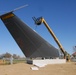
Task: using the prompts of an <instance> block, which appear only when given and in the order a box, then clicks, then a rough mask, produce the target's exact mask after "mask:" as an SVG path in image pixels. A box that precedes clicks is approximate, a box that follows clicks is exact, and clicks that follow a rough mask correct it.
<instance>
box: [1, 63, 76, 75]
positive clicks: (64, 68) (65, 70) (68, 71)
mask: <svg viewBox="0 0 76 75" xmlns="http://www.w3.org/2000/svg"><path fill="white" fill-rule="evenodd" d="M31 66H33V65H29V64H26V63H18V64H13V65H0V75H76V64H75V63H73V62H69V63H66V64H59V65H47V66H45V67H43V68H39V70H37V71H33V70H31V69H30V67H31Z"/></svg>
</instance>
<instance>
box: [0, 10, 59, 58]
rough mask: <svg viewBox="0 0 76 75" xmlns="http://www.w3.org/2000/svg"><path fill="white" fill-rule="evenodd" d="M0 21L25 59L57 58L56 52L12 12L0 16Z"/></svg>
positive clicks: (57, 53)
mask: <svg viewBox="0 0 76 75" xmlns="http://www.w3.org/2000/svg"><path fill="white" fill-rule="evenodd" d="M1 20H2V21H3V23H4V24H5V26H6V28H7V29H8V30H9V32H10V33H11V35H12V37H13V38H14V39H15V41H16V43H17V44H18V45H19V47H20V48H21V50H22V52H23V53H24V54H25V56H26V57H34V58H35V57H59V52H58V50H57V49H56V48H55V47H53V46H52V45H51V44H49V43H48V42H47V41H45V40H44V39H43V38H42V37H41V36H39V35H38V34H37V33H36V32H35V31H34V30H32V29H31V28H30V27H28V26H27V25H26V24H25V23H24V22H22V21H21V20H20V19H19V18H18V17H17V16H16V15H14V14H13V13H12V12H10V13H7V14H5V15H2V16H1Z"/></svg>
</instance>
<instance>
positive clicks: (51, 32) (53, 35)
mask: <svg viewBox="0 0 76 75" xmlns="http://www.w3.org/2000/svg"><path fill="white" fill-rule="evenodd" d="M33 20H34V21H35V24H37V25H40V24H41V23H43V24H44V25H45V26H46V28H47V29H48V31H49V32H50V34H51V35H52V37H53V38H54V40H55V42H56V43H57V45H58V46H59V48H60V50H61V51H62V52H63V54H64V58H66V51H65V50H64V49H63V47H62V45H61V43H60V42H59V40H58V39H57V37H56V36H55V34H54V32H53V31H52V29H51V28H50V27H49V25H48V24H47V22H46V21H45V19H44V18H43V17H40V18H37V19H36V18H35V17H33Z"/></svg>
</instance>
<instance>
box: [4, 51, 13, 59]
mask: <svg viewBox="0 0 76 75" xmlns="http://www.w3.org/2000/svg"><path fill="white" fill-rule="evenodd" d="M11 56H12V55H11V54H10V53H8V52H6V53H5V54H3V57H5V58H10V57H11Z"/></svg>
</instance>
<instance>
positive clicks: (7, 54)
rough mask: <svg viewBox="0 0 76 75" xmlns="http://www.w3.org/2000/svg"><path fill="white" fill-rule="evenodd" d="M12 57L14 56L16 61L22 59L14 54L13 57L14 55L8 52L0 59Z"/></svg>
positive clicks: (0, 56)
mask: <svg viewBox="0 0 76 75" xmlns="http://www.w3.org/2000/svg"><path fill="white" fill-rule="evenodd" d="M11 56H12V57H13V58H14V59H19V58H21V57H20V56H19V55H17V54H13V55H12V54H10V53H8V52H6V53H4V54H1V55H0V59H2V58H11Z"/></svg>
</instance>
